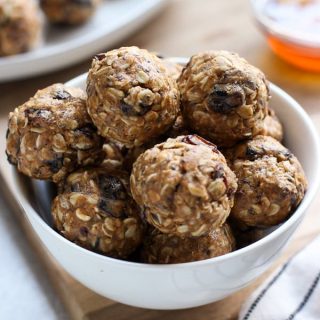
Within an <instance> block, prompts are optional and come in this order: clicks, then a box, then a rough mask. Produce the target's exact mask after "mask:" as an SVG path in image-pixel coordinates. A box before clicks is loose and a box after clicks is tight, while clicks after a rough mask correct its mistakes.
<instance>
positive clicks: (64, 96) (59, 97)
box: [53, 90, 71, 100]
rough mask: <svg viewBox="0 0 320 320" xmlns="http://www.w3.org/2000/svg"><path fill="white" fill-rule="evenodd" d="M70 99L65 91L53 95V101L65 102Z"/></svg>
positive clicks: (69, 95)
mask: <svg viewBox="0 0 320 320" xmlns="http://www.w3.org/2000/svg"><path fill="white" fill-rule="evenodd" d="M70 97H71V94H70V93H69V92H67V91H65V90H58V91H57V92H56V93H55V95H54V96H53V99H57V100H66V99H69V98H70Z"/></svg>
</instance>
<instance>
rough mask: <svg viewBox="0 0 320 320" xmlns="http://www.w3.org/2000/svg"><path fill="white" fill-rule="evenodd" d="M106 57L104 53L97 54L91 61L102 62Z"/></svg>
mask: <svg viewBox="0 0 320 320" xmlns="http://www.w3.org/2000/svg"><path fill="white" fill-rule="evenodd" d="M105 57H106V55H105V54H104V53H99V54H96V55H95V56H94V57H93V59H95V60H98V61H101V60H103V59H104V58H105Z"/></svg>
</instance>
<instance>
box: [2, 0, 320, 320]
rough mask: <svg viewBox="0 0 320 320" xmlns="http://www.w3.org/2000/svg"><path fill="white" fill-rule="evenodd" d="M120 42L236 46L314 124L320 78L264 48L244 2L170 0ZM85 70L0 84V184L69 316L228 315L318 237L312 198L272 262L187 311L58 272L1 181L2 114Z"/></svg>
mask: <svg viewBox="0 0 320 320" xmlns="http://www.w3.org/2000/svg"><path fill="white" fill-rule="evenodd" d="M120 45H138V46H140V47H144V48H147V49H149V50H153V51H158V52H162V53H163V54H165V55H168V56H189V55H191V54H192V53H195V52H197V51H202V50H208V49H227V50H233V51H236V52H238V53H239V54H240V55H242V56H244V57H246V58H247V59H248V60H249V61H250V62H251V63H253V64H255V65H257V66H258V67H260V68H261V69H262V70H263V71H264V72H265V73H266V74H267V77H268V78H269V79H270V80H271V81H273V82H275V83H276V84H278V85H280V86H281V87H282V88H283V89H284V90H286V91H288V92H289V93H290V94H292V95H293V97H295V98H296V99H297V100H298V101H299V102H300V103H301V104H302V105H303V106H304V107H305V109H306V110H307V112H308V113H309V114H310V115H311V117H312V119H313V120H314V122H315V123H316V125H317V127H318V128H320V105H319V101H320V90H319V88H320V75H316V74H307V73H303V72H301V71H299V70H296V69H293V68H291V67H290V66H288V65H286V64H285V63H283V62H282V61H281V60H279V59H278V58H276V57H275V56H274V55H273V54H272V53H271V52H270V50H269V49H268V48H267V46H266V44H265V41H264V39H263V37H262V36H261V35H260V34H259V32H258V31H257V29H256V27H255V26H254V24H253V22H252V19H251V17H250V11H249V1H243V0H228V1H221V0H199V1H194V0H172V4H171V5H170V6H169V7H168V9H167V10H166V11H165V12H164V13H163V14H162V15H160V16H159V17H158V18H156V19H155V20H154V21H153V24H152V25H150V26H148V27H146V28H145V29H144V30H141V31H140V32H139V33H138V34H137V35H136V36H135V37H132V38H131V39H128V40H127V41H125V42H123V43H121V44H119V46H120ZM88 67H89V61H87V62H85V63H83V64H81V65H78V66H75V67H72V68H69V69H66V70H64V71H62V72H57V73H54V74H50V75H47V76H43V77H38V78H35V79H32V80H27V81H18V82H15V83H7V84H1V85H0V155H1V156H0V175H1V176H2V180H3V183H2V184H1V187H2V189H3V192H4V193H5V194H6V196H7V199H8V204H10V205H11V206H12V208H13V212H15V213H16V215H17V217H18V219H19V221H20V222H21V223H22V225H23V227H24V230H25V233H26V235H27V236H28V239H29V240H30V243H31V244H32V246H33V248H34V250H35V251H36V252H37V253H38V256H39V257H40V258H41V260H42V262H43V265H44V269H45V270H46V271H47V273H48V276H49V277H50V279H51V280H52V285H53V286H54V287H55V289H56V291H57V294H58V295H59V296H60V297H61V300H62V301H63V303H64V305H65V306H66V308H67V310H68V311H69V314H70V317H71V319H76V320H82V319H85V320H100V319H101V320H106V319H107V320H108V319H112V320H113V319H117V320H127V319H137V320H138V319H143V320H160V319H168V320H171V319H175V320H180V319H191V320H197V319H199V320H200V319H201V320H202V319H211V320H226V319H236V318H237V315H238V312H239V309H240V307H241V305H242V303H243V302H244V301H245V299H246V298H247V297H248V296H249V295H250V293H251V292H252V291H253V290H254V289H255V288H256V287H257V286H258V285H259V284H260V283H261V282H262V281H263V280H264V279H265V278H266V277H267V276H268V274H270V272H271V271H272V270H273V269H274V268H276V266H277V265H279V264H281V263H283V262H284V261H285V260H286V259H288V257H289V256H291V255H293V254H294V253H295V252H297V251H298V250H300V249H301V248H303V247H304V246H305V245H306V244H307V243H309V242H310V241H311V240H312V239H313V238H315V237H316V236H317V235H318V234H319V232H320V223H319V214H318V210H317V209H318V208H319V207H320V199H319V198H317V199H316V201H315V202H314V203H313V204H312V206H311V207H310V209H309V212H308V215H307V217H306V218H305V220H304V222H303V223H302V225H301V226H300V227H299V229H298V230H297V232H296V233H295V235H294V237H293V239H292V241H291V242H290V244H289V246H288V247H287V248H286V249H285V251H284V253H283V255H282V256H281V258H280V259H279V260H278V261H277V262H276V263H275V264H274V266H273V267H272V268H271V269H270V270H269V271H268V272H266V273H265V274H264V275H263V276H261V277H260V278H259V279H258V280H256V281H255V282H254V283H252V284H251V285H250V286H249V287H247V288H245V289H243V290H241V291H239V292H237V293H236V294H234V295H232V296H230V297H228V298H226V299H224V300H222V301H219V302H217V303H213V304H210V305H207V306H203V307H199V308H194V309H188V310H180V311H179V310H178V311H154V310H145V309H139V308H132V307H129V306H125V305H122V304H119V303H116V302H113V301H111V300H108V299H105V298H103V297H101V296H99V295H97V294H95V293H93V292H92V291H90V290H89V289H87V288H85V287H84V286H82V285H81V284H80V283H78V282H77V281H75V280H74V279H72V278H71V277H70V276H69V275H68V274H67V273H66V272H65V271H63V270H62V269H61V268H60V267H59V266H58V265H57V264H56V263H55V261H54V260H53V259H52V258H51V257H50V256H49V255H48V253H47V252H46V250H45V249H44V248H43V247H42V245H41V244H40V242H39V239H38V238H37V236H36V235H35V234H34V233H33V231H32V230H31V227H30V225H29V223H28V222H27V221H26V219H25V217H24V215H23V213H22V212H21V209H20V208H19V206H18V205H17V204H16V203H15V201H14V198H13V197H12V195H11V192H10V183H11V182H10V181H8V175H7V174H6V169H5V168H6V167H7V164H6V159H5V157H4V156H2V155H3V150H4V143H5V141H4V140H5V139H4V134H5V129H6V117H7V113H8V112H9V110H12V109H13V108H14V107H15V106H17V105H19V104H20V103H22V102H24V101H25V100H26V99H27V98H28V97H30V96H31V95H33V94H34V92H35V91H36V90H37V89H38V88H42V87H45V86H46V85H49V84H51V83H53V82H65V81H67V80H69V79H70V78H72V77H74V76H76V75H78V74H80V73H82V72H85V71H87V69H88ZM297 129H298V128H297Z"/></svg>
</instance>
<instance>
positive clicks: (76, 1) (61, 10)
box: [40, 0, 100, 25]
mask: <svg viewBox="0 0 320 320" xmlns="http://www.w3.org/2000/svg"><path fill="white" fill-rule="evenodd" d="M99 2H100V0H40V5H41V8H42V10H43V12H44V13H45V15H46V17H47V18H48V20H49V21H50V22H51V23H54V24H70V25H75V24H81V23H83V22H85V21H87V20H88V19H89V18H90V17H91V16H92V14H93V13H94V12H95V10H96V7H97V5H98V4H99Z"/></svg>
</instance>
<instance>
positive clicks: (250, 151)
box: [246, 147, 259, 160]
mask: <svg viewBox="0 0 320 320" xmlns="http://www.w3.org/2000/svg"><path fill="white" fill-rule="evenodd" d="M258 155H259V152H258V151H257V150H255V149H253V148H250V147H248V148H247V150H246V157H247V158H248V160H255V159H257V157H258Z"/></svg>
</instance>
